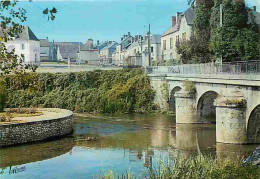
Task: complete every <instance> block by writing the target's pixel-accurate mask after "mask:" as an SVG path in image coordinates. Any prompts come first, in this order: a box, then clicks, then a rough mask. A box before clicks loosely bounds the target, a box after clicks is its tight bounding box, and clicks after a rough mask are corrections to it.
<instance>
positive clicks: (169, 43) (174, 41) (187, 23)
mask: <svg viewBox="0 0 260 179" xmlns="http://www.w3.org/2000/svg"><path fill="white" fill-rule="evenodd" d="M194 16H195V14H194V10H193V8H189V9H187V10H186V11H185V12H184V13H180V12H177V14H176V16H173V17H172V24H171V27H170V28H169V29H168V30H167V31H166V32H165V33H164V34H163V35H162V37H161V58H162V60H173V61H176V62H178V61H179V55H178V54H177V49H176V48H177V47H176V45H179V44H180V43H181V42H185V41H186V40H189V39H190V37H191V36H192V34H193V20H194Z"/></svg>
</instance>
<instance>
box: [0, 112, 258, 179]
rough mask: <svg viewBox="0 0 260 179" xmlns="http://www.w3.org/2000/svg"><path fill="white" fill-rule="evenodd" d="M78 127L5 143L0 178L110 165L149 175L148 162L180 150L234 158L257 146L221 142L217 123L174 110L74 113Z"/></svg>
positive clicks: (90, 174) (90, 173) (93, 174)
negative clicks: (179, 116)
mask: <svg viewBox="0 0 260 179" xmlns="http://www.w3.org/2000/svg"><path fill="white" fill-rule="evenodd" d="M74 131H75V132H74V134H73V136H68V137H65V138H62V139H59V140H54V141H45V142H40V143H34V144H26V145H22V146H16V147H10V148H4V149H0V178H18V179H23V178H26V179H34V178H42V179H47V178H48V179H52V178H64V179H65V178H66V179H67V178H75V179H79V178H97V177H100V176H103V175H104V174H105V173H108V172H109V171H113V173H114V174H115V175H116V174H126V173H129V172H130V173H131V174H132V175H134V176H135V177H137V178H144V177H145V176H148V174H149V173H148V168H149V167H151V166H152V167H154V168H156V167H158V165H159V163H160V162H162V161H167V160H169V159H170V158H172V157H174V156H176V155H178V154H179V153H182V155H185V156H193V155H198V154H199V153H203V154H209V155H214V156H215V155H216V156H217V157H218V158H226V157H229V158H231V159H232V158H238V157H242V158H243V157H246V156H248V155H249V154H250V153H251V152H252V151H253V150H254V149H255V148H256V147H257V146H256V145H227V144H218V143H216V127H215V124H205V125H204V124H203V125H186V124H182V125H176V124H175V118H174V116H168V115H161V114H152V115H124V116H117V117H111V116H99V117H74ZM93 138H94V139H96V140H94V141H93V140H91V139H93Z"/></svg>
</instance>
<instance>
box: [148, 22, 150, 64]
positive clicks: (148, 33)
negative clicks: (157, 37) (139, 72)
mask: <svg viewBox="0 0 260 179" xmlns="http://www.w3.org/2000/svg"><path fill="white" fill-rule="evenodd" d="M150 36H151V25H150V24H149V30H148V66H151V44H150Z"/></svg>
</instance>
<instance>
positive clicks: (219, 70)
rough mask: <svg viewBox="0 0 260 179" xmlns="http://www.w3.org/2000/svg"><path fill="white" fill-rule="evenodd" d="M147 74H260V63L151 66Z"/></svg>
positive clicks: (240, 62) (147, 69) (239, 62)
mask: <svg viewBox="0 0 260 179" xmlns="http://www.w3.org/2000/svg"><path fill="white" fill-rule="evenodd" d="M146 73H147V74H231V75H242V74H260V61H259V60H258V61H238V62H228V63H204V64H182V65H175V66H149V67H146Z"/></svg>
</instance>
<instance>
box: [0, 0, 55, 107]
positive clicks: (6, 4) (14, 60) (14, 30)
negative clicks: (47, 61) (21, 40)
mask: <svg viewBox="0 0 260 179" xmlns="http://www.w3.org/2000/svg"><path fill="white" fill-rule="evenodd" d="M29 1H31V0H29ZM17 3H18V1H17V0H5V1H1V3H0V19H1V30H0V31H1V32H0V33H1V37H0V75H1V76H4V75H8V74H11V73H12V74H14V75H18V79H17V80H18V81H14V82H15V83H20V81H19V80H22V79H21V78H19V77H20V76H21V75H24V74H25V70H26V69H31V70H32V71H35V70H36V69H37V67H36V66H35V65H26V64H22V58H21V57H20V56H18V55H16V54H15V49H13V50H12V51H11V52H10V51H8V50H7V49H6V46H5V43H6V42H7V41H11V40H13V39H14V38H16V37H17V36H18V35H19V34H20V33H21V32H22V31H23V28H24V27H23V26H22V25H21V23H24V22H25V21H26V20H27V17H26V10H25V9H24V8H22V7H19V6H18V5H17ZM56 13H57V9H55V8H52V9H51V10H48V8H46V9H45V10H44V11H43V14H46V15H48V19H49V18H51V20H54V19H55V16H54V14H56ZM5 103H6V92H5V84H3V83H2V82H1V81H0V111H3V109H4V107H5Z"/></svg>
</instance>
